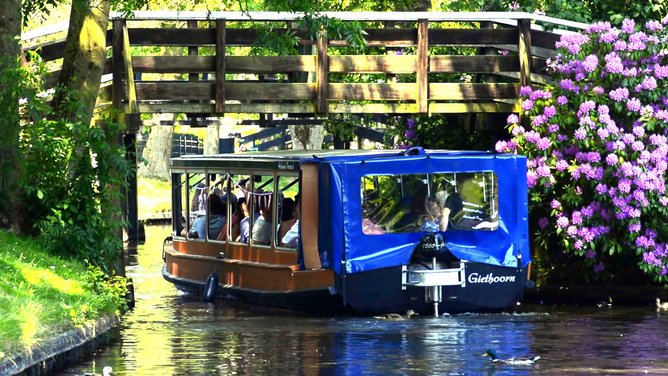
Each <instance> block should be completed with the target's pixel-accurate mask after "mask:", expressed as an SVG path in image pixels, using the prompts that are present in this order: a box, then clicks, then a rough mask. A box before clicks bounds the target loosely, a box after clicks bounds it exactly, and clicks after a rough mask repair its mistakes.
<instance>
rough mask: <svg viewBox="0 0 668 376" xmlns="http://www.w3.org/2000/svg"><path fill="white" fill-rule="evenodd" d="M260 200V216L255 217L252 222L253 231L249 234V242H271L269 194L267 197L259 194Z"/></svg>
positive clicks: (267, 243)
mask: <svg viewBox="0 0 668 376" xmlns="http://www.w3.org/2000/svg"><path fill="white" fill-rule="evenodd" d="M259 197H260V200H258V201H259V203H260V205H258V206H259V207H260V216H258V217H257V220H256V221H255V222H254V223H253V231H252V234H251V242H252V243H253V244H263V245H269V244H271V227H272V223H271V211H272V209H271V196H269V195H267V197H268V199H267V197H264V196H259Z"/></svg>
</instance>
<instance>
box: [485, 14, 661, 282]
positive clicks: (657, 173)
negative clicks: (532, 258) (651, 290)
mask: <svg viewBox="0 0 668 376" xmlns="http://www.w3.org/2000/svg"><path fill="white" fill-rule="evenodd" d="M667 23H668V20H667V19H664V20H663V22H658V21H648V22H647V23H645V25H643V27H639V25H636V24H635V22H634V21H632V20H628V19H627V20H625V21H624V22H622V25H621V27H620V28H616V27H612V26H611V25H610V23H607V22H600V23H595V24H592V25H591V26H590V27H589V28H588V29H586V30H585V31H584V32H582V33H579V34H569V35H564V36H562V38H561V40H560V41H559V42H558V43H557V45H556V47H557V57H556V59H555V60H554V61H551V62H549V63H548V65H549V66H550V68H551V70H552V73H553V75H552V77H553V78H554V79H555V82H556V83H558V84H555V85H553V86H548V87H544V88H531V87H523V88H521V93H520V94H521V95H522V98H523V102H522V109H523V113H522V114H521V115H522V116H523V117H524V120H523V121H520V118H519V117H518V116H517V115H511V116H509V117H508V124H509V131H510V132H511V134H512V138H511V139H510V140H508V141H499V142H498V143H497V146H496V149H497V151H507V152H516V153H520V154H525V155H527V156H528V157H529V171H528V176H527V177H528V183H529V187H530V195H531V213H532V216H534V217H536V216H537V217H539V219H538V222H537V237H536V245H537V246H538V247H539V248H540V249H543V250H545V249H548V248H549V247H550V246H551V245H553V244H554V243H555V242H558V243H560V245H561V249H563V250H565V251H566V252H568V253H571V254H575V255H577V256H581V257H583V258H584V260H585V261H586V265H588V266H589V267H591V269H590V270H591V271H592V272H593V273H592V274H591V276H604V275H605V274H604V273H602V272H604V271H606V265H608V264H609V263H610V262H615V260H619V258H620V257H621V258H628V256H629V254H635V255H636V258H635V260H636V262H637V264H638V266H639V267H640V269H641V270H642V271H643V272H645V273H646V274H647V275H649V276H651V277H652V278H653V279H654V280H655V281H660V282H664V283H665V282H668V275H667V272H668V270H667V268H666V266H667V262H668V249H667V247H668V245H667V242H668V228H667V227H666V226H665V221H666V216H667V215H668V209H667V208H666V204H668V197H667V196H666V178H667V176H666V168H667V167H668V144H667V138H666V135H667V132H668V123H667V121H668V110H667V108H668V80H667V79H668V65H665V64H666V63H665V59H666V54H667V53H668V52H667V50H666V47H668V46H667V45H666V42H665V41H666V29H665V25H666V24H667Z"/></svg>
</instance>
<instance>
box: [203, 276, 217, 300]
mask: <svg viewBox="0 0 668 376" xmlns="http://www.w3.org/2000/svg"><path fill="white" fill-rule="evenodd" d="M217 292H218V273H216V272H213V273H211V275H210V276H209V278H207V280H206V287H204V302H205V303H213V301H214V300H216V293H217Z"/></svg>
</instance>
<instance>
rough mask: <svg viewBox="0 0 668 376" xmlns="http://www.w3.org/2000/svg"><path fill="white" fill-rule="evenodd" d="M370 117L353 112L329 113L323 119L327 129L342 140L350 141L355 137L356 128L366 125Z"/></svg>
mask: <svg viewBox="0 0 668 376" xmlns="http://www.w3.org/2000/svg"><path fill="white" fill-rule="evenodd" d="M369 122H370V119H369V117H368V116H366V117H365V116H362V115H351V114H329V115H328V116H327V118H325V119H323V122H322V124H323V126H324V127H325V130H326V131H327V132H328V133H329V134H331V135H333V136H334V138H335V139H337V140H340V141H341V142H350V141H352V140H353V138H354V137H355V129H357V127H358V126H365V124H368V123H369Z"/></svg>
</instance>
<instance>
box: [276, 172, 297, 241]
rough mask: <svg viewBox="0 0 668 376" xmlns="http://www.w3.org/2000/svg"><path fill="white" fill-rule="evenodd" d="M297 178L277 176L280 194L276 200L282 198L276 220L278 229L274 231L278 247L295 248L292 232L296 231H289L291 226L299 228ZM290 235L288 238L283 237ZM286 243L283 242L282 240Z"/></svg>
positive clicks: (294, 237)
mask: <svg viewBox="0 0 668 376" xmlns="http://www.w3.org/2000/svg"><path fill="white" fill-rule="evenodd" d="M298 183H299V178H298V177H297V176H284V175H279V176H278V189H279V191H280V192H281V194H279V195H278V198H282V199H281V200H280V203H279V207H278V212H277V218H278V221H277V222H276V223H278V229H277V231H276V244H277V245H278V246H280V247H286V248H291V249H296V248H297V239H298V238H297V237H296V236H294V235H293V234H294V231H295V230H296V229H297V228H296V227H295V229H293V230H292V231H290V229H292V228H293V226H299V224H298V223H297V219H298V218H299V207H298V203H299V184H298ZM288 232H289V233H290V235H289V236H288V238H285V235H286V234H288ZM284 238H285V240H286V242H283V240H284Z"/></svg>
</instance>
